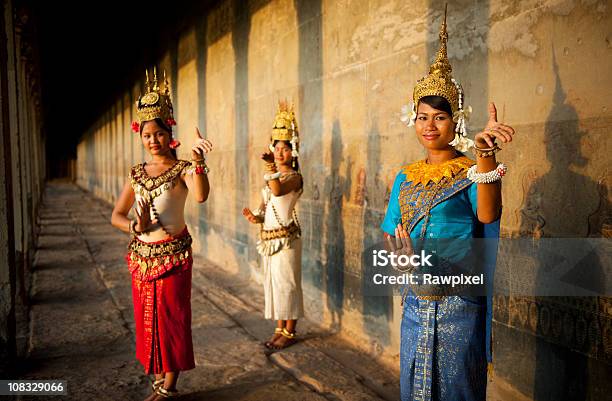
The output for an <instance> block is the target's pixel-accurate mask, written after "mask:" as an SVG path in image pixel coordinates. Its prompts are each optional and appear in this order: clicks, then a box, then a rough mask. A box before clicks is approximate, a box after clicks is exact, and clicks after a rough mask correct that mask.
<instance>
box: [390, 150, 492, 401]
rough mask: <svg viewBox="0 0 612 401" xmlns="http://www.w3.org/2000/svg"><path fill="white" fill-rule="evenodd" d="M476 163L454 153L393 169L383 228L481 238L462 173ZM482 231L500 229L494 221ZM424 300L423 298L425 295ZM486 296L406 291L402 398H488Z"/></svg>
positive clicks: (472, 190) (471, 187)
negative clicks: (439, 160)
mask: <svg viewBox="0 0 612 401" xmlns="http://www.w3.org/2000/svg"><path fill="white" fill-rule="evenodd" d="M473 164H474V162H473V161H472V160H471V159H469V158H467V157H458V158H455V159H452V160H449V161H447V162H445V163H443V164H441V165H429V164H426V163H425V162H424V161H420V162H417V163H413V164H411V165H408V166H406V167H404V168H402V170H401V171H400V172H399V173H398V174H397V177H396V179H395V182H394V184H393V188H392V191H391V197H390V199H389V205H388V207H387V213H386V215H385V219H384V221H383V223H382V225H381V228H382V230H383V231H385V232H386V233H388V234H390V235H395V227H396V226H397V225H398V224H399V223H400V222H401V223H402V225H403V227H404V228H405V229H406V231H407V232H408V233H410V237H411V238H412V239H418V238H421V239H423V238H427V239H429V238H433V239H435V238H458V239H468V238H474V237H479V236H483V234H484V231H485V230H484V229H485V227H483V225H482V224H481V223H479V222H478V220H477V218H476V190H477V185H476V184H473V183H472V182H471V181H470V180H468V179H467V177H466V174H467V168H469V166H471V165H473ZM486 226H490V227H488V229H487V230H486V231H487V232H488V233H487V234H488V235H491V233H490V232H492V233H493V234H492V235H496V234H498V230H497V231H496V225H495V224H493V225H486ZM425 298H426V297H425ZM490 317H491V313H490V298H487V297H467V296H447V297H443V298H442V299H441V300H429V299H423V297H420V298H419V297H417V296H412V295H410V296H407V297H405V298H404V301H403V312H402V323H401V342H400V344H401V345H400V374H401V377H400V386H401V399H402V401H412V400H418V401H430V400H431V401H434V400H436V401H462V400H465V401H472V400H474V401H475V400H483V401H484V400H485V399H486V384H487V360H488V359H489V360H490V347H489V344H490V341H489V340H490Z"/></svg>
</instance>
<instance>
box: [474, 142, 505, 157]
mask: <svg viewBox="0 0 612 401" xmlns="http://www.w3.org/2000/svg"><path fill="white" fill-rule="evenodd" d="M473 149H474V154H475V155H476V156H478V157H491V156H493V155H494V154H495V152H498V151H500V150H501V148H500V147H499V146H497V145H495V146H493V147H492V148H479V147H476V146H474V147H473Z"/></svg>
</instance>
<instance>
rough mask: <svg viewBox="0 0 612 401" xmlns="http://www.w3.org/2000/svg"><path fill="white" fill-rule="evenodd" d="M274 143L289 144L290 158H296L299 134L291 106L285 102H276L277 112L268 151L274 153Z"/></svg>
mask: <svg viewBox="0 0 612 401" xmlns="http://www.w3.org/2000/svg"><path fill="white" fill-rule="evenodd" d="M274 141H286V142H289V143H291V149H292V150H291V156H293V157H298V156H299V152H298V146H299V142H300V139H299V133H298V127H297V121H296V120H295V113H294V111H293V105H291V107H289V105H288V104H287V101H279V102H278V111H277V112H276V117H274V127H272V135H271V136H270V146H269V148H270V151H271V152H274Z"/></svg>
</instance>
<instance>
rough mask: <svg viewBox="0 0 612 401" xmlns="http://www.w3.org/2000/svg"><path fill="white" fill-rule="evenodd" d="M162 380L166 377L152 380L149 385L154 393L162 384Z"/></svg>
mask: <svg viewBox="0 0 612 401" xmlns="http://www.w3.org/2000/svg"><path fill="white" fill-rule="evenodd" d="M164 380H166V379H164V378H163V377H162V378H161V379H159V380H153V383H151V387H152V388H153V392H154V393H155V392H156V391H157V389H158V388H160V387H161V386H163V385H164Z"/></svg>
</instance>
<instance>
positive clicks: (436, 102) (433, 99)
mask: <svg viewBox="0 0 612 401" xmlns="http://www.w3.org/2000/svg"><path fill="white" fill-rule="evenodd" d="M419 103H425V104H426V105H429V106H431V107H433V108H434V109H436V110H442V111H445V112H447V113H448V115H449V116H451V117H452V116H453V109H452V108H451V105H450V103H449V102H448V100H446V99H445V98H443V97H442V96H424V97H422V98H421V99H420V100H419Z"/></svg>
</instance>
